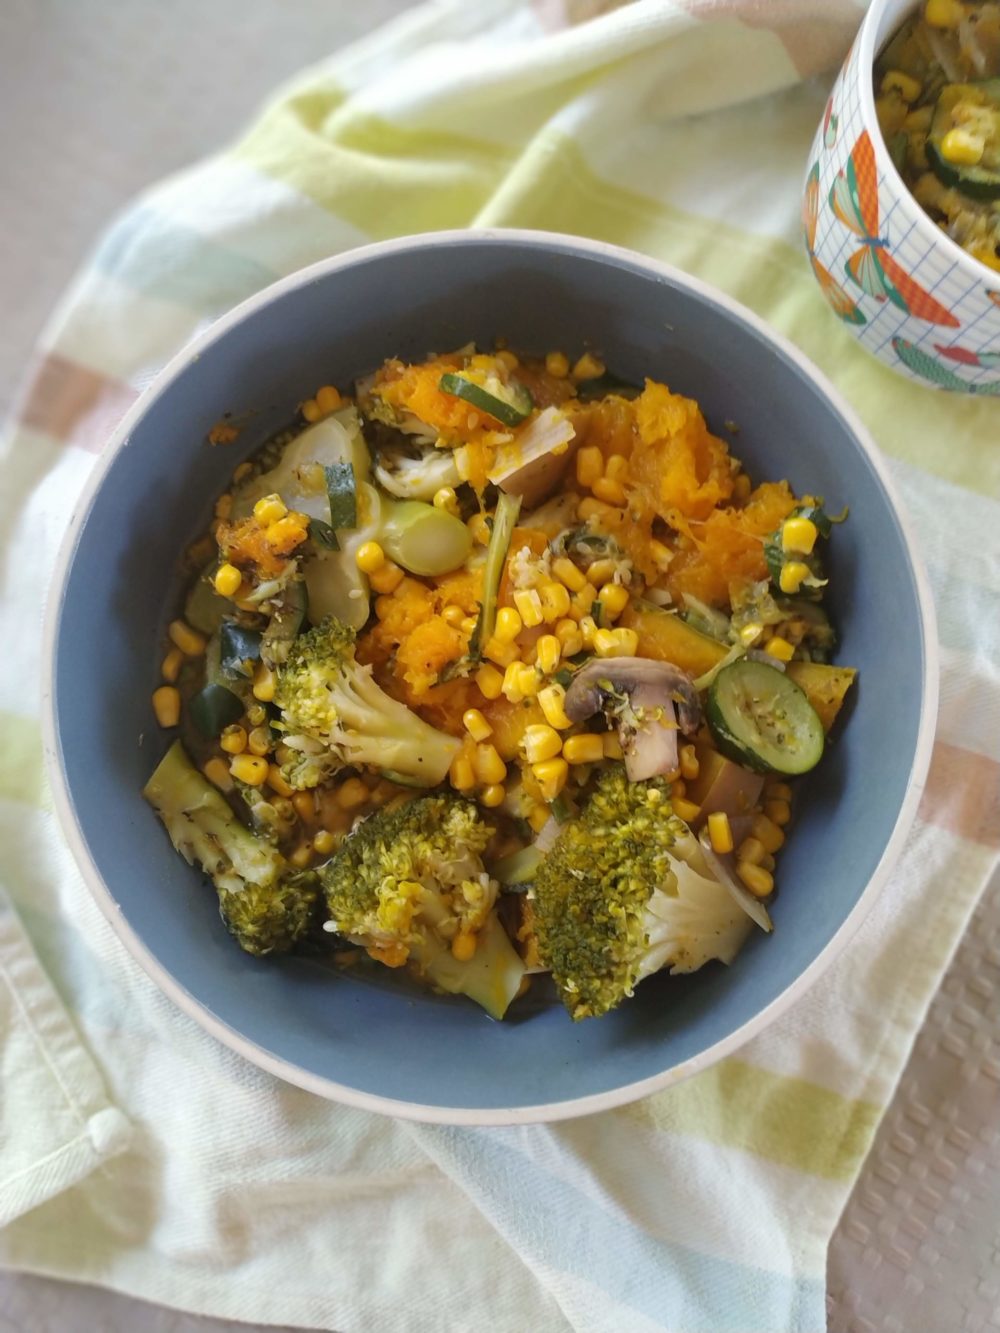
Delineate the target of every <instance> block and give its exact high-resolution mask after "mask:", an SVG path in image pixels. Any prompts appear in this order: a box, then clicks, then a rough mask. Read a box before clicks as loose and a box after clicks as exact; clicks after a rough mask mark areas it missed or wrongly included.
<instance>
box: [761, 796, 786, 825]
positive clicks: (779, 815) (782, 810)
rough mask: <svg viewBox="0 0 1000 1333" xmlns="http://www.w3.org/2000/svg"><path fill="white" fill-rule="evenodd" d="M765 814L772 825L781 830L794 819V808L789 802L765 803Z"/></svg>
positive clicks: (772, 801) (774, 801) (775, 801)
mask: <svg viewBox="0 0 1000 1333" xmlns="http://www.w3.org/2000/svg"><path fill="white" fill-rule="evenodd" d="M764 814H765V815H766V816H767V817H768V819H769V820H770V821H771V823H772V824H777V825H778V827H779V828H784V826H785V825H786V824H787V823H788V822H789V820H790V819H791V817H792V807H791V806H790V805H789V804H788V802H787V801H779V800H771V801H765V802H764Z"/></svg>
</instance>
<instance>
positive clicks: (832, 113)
mask: <svg viewBox="0 0 1000 1333" xmlns="http://www.w3.org/2000/svg"><path fill="white" fill-rule="evenodd" d="M915 8H916V5H915V4H914V0H873V3H872V5H871V8H870V9H869V10H868V13H867V15H866V16H865V19H864V22H863V23H862V25H861V28H860V31H859V32H858V35H857V37H856V38H855V41H854V45H853V46H852V47H851V49H850V51H849V52H848V54H847V59H846V60H845V61H844V66H843V69H842V70H841V71H840V74H839V75H838V77H837V82H836V83H835V84H834V86H833V92H832V93H831V94H830V99H829V101H828V102H827V104H826V112H825V114H824V116H823V122H822V124H821V125H820V127H819V130H818V131H817V133H816V138H815V140H814V141H813V146H812V151H811V153H810V156H809V164H810V165H809V171H808V174H807V176H806V186H805V195H804V197H803V202H802V225H803V230H804V240H805V245H806V249H807V251H808V254H809V260H810V263H811V264H812V269H813V273H814V274H815V276H816V281H817V282H818V283H819V285H820V287H821V289H822V291H823V295H824V296H825V297H826V299H827V301H828V302H829V303H830V305H831V306H832V307H833V310H834V312H835V313H836V314H837V315H839V317H840V318H841V319H842V320H843V321H844V323H845V324H846V325H847V326H848V328H850V330H851V332H852V333H853V334H854V336H855V337H856V338H857V339H858V341H859V342H860V343H861V345H862V346H863V347H865V348H867V349H868V351H869V352H871V353H872V355H873V356H877V357H878V359H879V360H880V361H884V362H885V364H886V365H887V366H891V367H892V369H893V370H896V371H898V372H899V373H900V374H901V375H905V376H906V377H907V378H908V379H911V380H916V381H917V382H918V383H920V384H923V385H930V386H933V387H935V388H938V389H951V390H954V391H956V392H958V393H975V394H982V395H986V396H989V397H1000V273H995V272H993V271H992V270H991V269H989V268H987V266H986V265H985V264H981V263H980V262H979V260H977V259H974V258H973V257H972V256H971V255H969V254H967V253H966V252H965V251H964V250H963V249H962V248H961V246H959V245H957V244H956V243H955V242H954V241H953V240H952V239H951V238H950V237H949V236H947V235H946V234H945V233H944V232H943V231H941V229H940V228H939V227H937V226H936V225H935V223H934V222H933V221H932V220H931V219H930V218H929V217H928V215H927V214H926V213H925V212H924V211H923V209H922V208H921V207H920V205H919V204H918V203H917V202H916V200H915V199H914V198H913V196H912V195H911V194H910V192H909V190H908V189H907V187H906V185H905V184H904V183H903V180H902V178H901V177H900V175H899V172H898V171H897V170H896V167H895V165H894V164H893V162H892V159H891V158H890V156H889V152H888V149H887V148H886V146H885V143H884V142H883V139H882V134H881V131H880V130H879V125H878V120H877V118H876V115H875V97H874V93H873V89H872V67H873V65H874V63H875V57H876V55H877V54H878V52H879V51H880V50H881V48H882V46H883V45H884V44H885V42H886V41H887V40H888V38H889V37H890V36H891V35H892V34H893V33H894V32H895V31H896V29H897V28H898V27H899V25H900V24H901V23H902V22H903V20H904V19H905V18H906V17H907V16H908V15H909V14H910V13H912V12H913V10H914V9H915Z"/></svg>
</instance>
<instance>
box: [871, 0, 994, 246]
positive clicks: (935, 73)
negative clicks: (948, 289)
mask: <svg viewBox="0 0 1000 1333" xmlns="http://www.w3.org/2000/svg"><path fill="white" fill-rule="evenodd" d="M874 80H875V109H876V112H877V114H878V120H879V126H880V128H881V130H882V135H883V137H884V139H885V142H886V145H887V147H888V149H889V153H890V155H891V157H892V159H893V161H894V163H895V164H896V167H897V168H898V170H899V172H900V174H901V175H902V177H903V180H904V181H905V182H906V184H907V186H908V187H909V188H910V190H911V191H912V192H913V196H914V198H915V199H916V200H917V202H918V203H919V204H920V205H921V206H922V207H923V208H924V210H925V211H926V212H927V213H928V214H929V216H930V217H931V218H932V219H933V220H934V221H935V222H936V223H937V224H938V226H939V227H940V228H941V230H942V231H944V232H946V233H947V234H948V235H949V236H950V237H951V238H952V240H954V241H956V242H957V243H958V244H959V245H960V246H962V248H963V249H964V250H966V251H967V252H968V253H969V254H970V255H972V256H973V257H974V258H975V259H978V260H980V261H981V262H982V263H984V264H986V265H987V266H988V267H989V268H992V269H997V270H1000V3H995V0H924V3H923V4H921V6H920V7H919V9H918V10H917V11H916V13H914V14H913V15H912V16H911V17H910V18H909V19H907V21H906V22H905V23H904V24H903V25H902V27H901V28H900V29H899V30H898V31H897V32H896V33H895V34H894V36H893V37H892V38H891V39H890V40H889V42H888V43H887V44H886V46H885V47H884V48H883V50H882V52H881V54H880V55H879V57H878V59H877V60H876V62H875V71H874Z"/></svg>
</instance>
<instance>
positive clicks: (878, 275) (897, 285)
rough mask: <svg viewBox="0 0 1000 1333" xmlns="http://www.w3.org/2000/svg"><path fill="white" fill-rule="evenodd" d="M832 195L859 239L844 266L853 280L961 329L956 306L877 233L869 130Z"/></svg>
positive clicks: (931, 320)
mask: <svg viewBox="0 0 1000 1333" xmlns="http://www.w3.org/2000/svg"><path fill="white" fill-rule="evenodd" d="M829 198H830V207H831V208H832V209H833V212H834V214H835V215H836V217H837V218H838V219H839V220H840V221H841V222H842V223H843V224H844V226H845V227H847V228H848V230H850V231H851V232H853V234H854V235H855V236H857V237H858V238H859V240H860V241H861V246H860V248H859V249H857V250H856V251H855V252H854V254H852V255H851V256H850V258H849V259H848V260H847V263H846V264H845V266H844V267H845V271H846V273H847V275H848V277H849V278H850V279H851V281H852V282H855V283H857V285H858V286H859V287H860V288H861V290H862V291H863V292H864V293H865V294H866V295H868V296H873V297H874V298H875V300H876V301H891V302H892V304H893V305H894V306H897V307H898V308H899V309H900V310H902V311H904V312H905V313H906V314H907V315H911V316H912V317H913V318H915V319H922V320H925V321H926V322H927V323H928V324H940V325H943V326H944V327H945V328H952V329H957V328H958V327H959V321H958V320H957V319H956V318H955V316H954V315H953V314H952V312H951V311H950V310H949V309H948V308H947V307H946V306H943V305H942V304H941V303H940V301H937V300H935V298H934V297H933V296H931V294H930V292H928V291H926V290H925V289H924V288H923V287H921V286H920V284H919V283H918V282H915V281H914V279H913V278H911V277H910V275H909V274H908V273H907V272H906V270H905V269H904V268H903V267H902V266H901V265H900V264H899V263H897V261H896V260H895V259H893V257H892V255H891V254H890V253H889V248H888V247H889V242H888V239H887V238H886V237H884V236H879V202H878V174H877V168H876V165H875V151H874V149H873V148H872V141H871V138H870V137H869V134H868V131H867V130H863V131H862V132H861V135H860V136H859V138H858V140H857V142H856V143H855V145H854V147H853V148H852V149H851V155H850V157H849V158H848V160H847V162H846V164H845V166H844V167H843V168H842V169H841V170H840V171H838V173H837V175H836V177H835V179H834V182H833V185H832V186H831V187H830V196H829Z"/></svg>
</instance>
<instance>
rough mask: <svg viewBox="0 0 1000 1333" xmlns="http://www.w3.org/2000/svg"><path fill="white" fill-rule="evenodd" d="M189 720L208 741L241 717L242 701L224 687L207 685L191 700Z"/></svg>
mask: <svg viewBox="0 0 1000 1333" xmlns="http://www.w3.org/2000/svg"><path fill="white" fill-rule="evenodd" d="M188 708H189V710H190V713H191V720H192V721H193V722H194V724H195V726H196V727H197V728H198V730H199V731H200V732H201V734H202V735H203V736H204V737H206V739H208V740H212V739H214V738H215V737H216V736H218V735H220V734H221V732H222V729H223V727H228V726H229V725H230V723H232V722H236V721H237V720H238V719H239V718H241V717H242V716H243V700H242V699H240V698H239V697H238V696H237V695H235V694H234V693H233V692H232V690H227V689H226V687H225V685H215V684H208V685H206V686H205V687H204V688H203V689H201V690H199V691H198V693H197V694H196V695H195V696H194V698H193V699H192V700H191V702H190V704H189V705H188Z"/></svg>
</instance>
